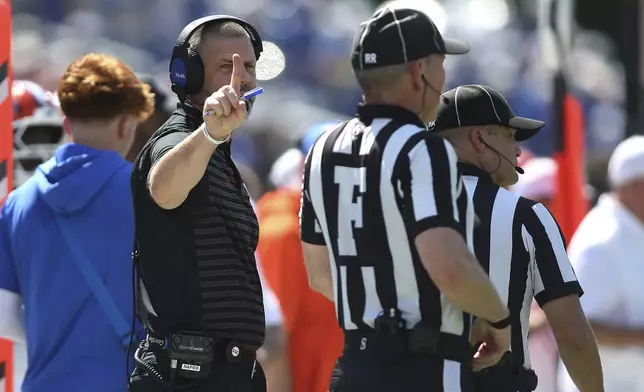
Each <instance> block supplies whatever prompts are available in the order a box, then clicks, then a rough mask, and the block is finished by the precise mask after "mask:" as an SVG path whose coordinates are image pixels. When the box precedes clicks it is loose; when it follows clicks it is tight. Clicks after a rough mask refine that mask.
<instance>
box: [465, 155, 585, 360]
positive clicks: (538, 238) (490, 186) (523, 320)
mask: <svg viewBox="0 0 644 392" xmlns="http://www.w3.org/2000/svg"><path fill="white" fill-rule="evenodd" d="M458 166H459V168H460V170H461V172H462V173H463V181H464V183H465V187H466V188H467V193H468V195H469V196H470V198H471V202H472V204H473V206H474V212H475V214H476V217H477V218H478V220H477V224H476V225H475V227H474V250H475V254H476V258H477V259H478V260H479V262H480V263H481V265H482V266H483V269H485V271H487V273H488V274H489V276H490V280H492V282H493V283H494V286H495V287H496V289H497V291H498V292H499V294H500V296H501V299H502V300H503V301H505V302H506V304H507V306H508V309H509V310H510V314H511V317H512V339H511V345H510V349H511V350H512V352H513V353H514V354H515V357H516V359H517V360H518V361H519V362H520V363H522V364H523V366H524V367H526V368H529V367H530V355H529V352H528V328H529V318H530V305H531V304H532V299H533V298H534V299H536V300H537V303H538V304H539V306H543V305H545V304H547V303H548V302H550V301H552V300H554V299H557V298H561V297H565V296H568V295H579V296H581V295H582V294H583V291H582V289H581V286H580V285H579V282H577V277H576V276H575V272H574V270H573V268H572V266H571V264H570V261H569V260H568V255H567V254H566V245H565V240H564V237H563V234H562V233H561V230H560V229H559V226H558V225H557V222H556V221H555V219H554V218H553V217H552V215H551V214H550V212H549V211H548V210H547V209H546V207H544V206H543V205H542V204H540V203H537V202H535V201H532V200H529V199H526V198H524V197H520V196H518V195H516V194H514V193H512V192H510V191H508V190H506V189H503V188H501V187H499V186H497V185H495V184H494V183H493V182H492V178H491V177H490V175H489V174H488V173H486V172H485V171H483V170H481V169H479V168H478V167H476V166H473V165H470V164H464V163H459V164H458Z"/></svg>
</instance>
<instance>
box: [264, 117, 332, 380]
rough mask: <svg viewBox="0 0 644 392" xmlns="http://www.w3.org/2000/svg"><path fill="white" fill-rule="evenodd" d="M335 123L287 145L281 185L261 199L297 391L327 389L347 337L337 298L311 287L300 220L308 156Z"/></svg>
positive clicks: (272, 280)
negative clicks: (292, 145) (296, 145)
mask: <svg viewBox="0 0 644 392" xmlns="http://www.w3.org/2000/svg"><path fill="white" fill-rule="evenodd" d="M335 124H336V123H331V124H329V123H322V124H316V125H314V126H313V127H311V128H310V129H309V130H308V131H307V132H306V134H305V136H304V138H303V140H302V143H300V147H299V148H297V149H293V150H287V151H286V152H285V155H283V157H282V158H280V159H278V160H277V161H276V163H275V165H276V170H272V171H271V172H272V174H273V176H272V177H273V180H275V181H277V184H275V185H276V186H278V189H277V190H275V191H273V192H270V193H267V194H265V195H264V196H263V197H262V198H261V199H260V200H259V203H258V216H259V222H260V237H259V245H258V248H257V249H258V252H259V254H260V256H261V262H262V269H263V270H264V274H265V276H266V279H267V282H268V284H269V285H270V286H271V287H272V288H273V290H274V292H275V294H276V295H277V298H278V300H279V301H280V304H281V306H282V312H283V316H284V319H285V325H286V333H287V343H288V348H289V359H290V365H291V369H292V384H293V392H324V391H326V389H327V388H328V386H329V382H330V380H331V372H332V371H333V367H334V365H335V363H336V360H337V359H338V357H339V356H340V355H341V354H342V346H343V342H344V337H343V335H342V331H341V330H340V328H339V326H338V322H337V319H336V316H335V309H334V306H333V303H332V302H331V301H329V300H328V299H327V298H325V297H324V296H323V295H321V294H319V293H317V292H315V291H313V290H312V289H311V287H310V286H309V282H308V276H307V274H306V268H305V267H304V256H303V255H302V247H301V245H300V232H299V219H298V210H299V208H300V188H301V186H302V184H301V182H302V171H303V169H304V156H305V155H306V153H307V152H308V149H309V148H310V147H311V145H312V144H313V142H314V141H315V138H316V137H317V136H319V135H320V134H321V133H322V132H323V131H324V129H327V128H328V127H329V126H332V125H335ZM296 170H297V172H298V174H295V171H296ZM281 172H283V173H281Z"/></svg>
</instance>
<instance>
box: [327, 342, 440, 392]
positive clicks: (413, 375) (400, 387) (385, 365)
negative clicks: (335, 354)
mask: <svg viewBox="0 0 644 392" xmlns="http://www.w3.org/2000/svg"><path fill="white" fill-rule="evenodd" d="M352 340H353V339H351V338H350V337H349V336H348V334H345V348H344V352H343V354H342V357H340V359H339V360H338V366H337V367H338V368H337V369H336V370H335V371H334V378H335V379H334V380H333V384H332V387H331V392H367V391H368V392H399V391H400V392H443V365H444V363H445V360H444V358H442V357H439V356H434V355H430V354H424V353H414V354H408V355H406V356H405V357H404V358H402V359H400V360H398V361H389V360H386V359H382V358H381V357H379V354H378V353H377V352H376V350H375V347H373V344H371V345H370V344H369V343H370V342H369V341H364V343H363V344H361V343H360V342H358V343H357V344H355V341H352ZM352 343H354V344H352Z"/></svg>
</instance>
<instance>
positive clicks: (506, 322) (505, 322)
mask: <svg viewBox="0 0 644 392" xmlns="http://www.w3.org/2000/svg"><path fill="white" fill-rule="evenodd" d="M487 323H488V324H490V326H491V327H492V328H494V329H505V328H507V327H509V326H510V324H512V320H511V319H510V316H508V317H506V318H504V319H502V320H499V321H496V322H494V323H493V322H491V321H488V322H487Z"/></svg>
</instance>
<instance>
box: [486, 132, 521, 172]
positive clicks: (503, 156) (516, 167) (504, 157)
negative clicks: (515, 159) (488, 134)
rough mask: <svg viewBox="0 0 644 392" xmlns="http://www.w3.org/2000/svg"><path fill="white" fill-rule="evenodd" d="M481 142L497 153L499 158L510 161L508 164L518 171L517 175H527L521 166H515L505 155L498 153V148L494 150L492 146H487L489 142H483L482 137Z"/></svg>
mask: <svg viewBox="0 0 644 392" xmlns="http://www.w3.org/2000/svg"><path fill="white" fill-rule="evenodd" d="M479 141H480V142H481V143H483V144H484V145H485V147H487V148H489V149H490V150H492V151H494V153H495V154H496V155H498V156H500V157H501V158H503V159H505V160H506V161H508V163H509V164H510V165H512V166H513V167H514V170H516V171H517V173H519V174H523V173H525V171H524V170H523V168H521V167H519V166H517V165H515V164H514V163H512V161H511V160H509V159H508V158H507V157H506V156H505V155H503V154H501V153H500V152H498V151H497V150H496V148H494V147H492V146H490V145H489V144H487V142H486V141H485V140H483V138H482V137H480V136H479Z"/></svg>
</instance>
